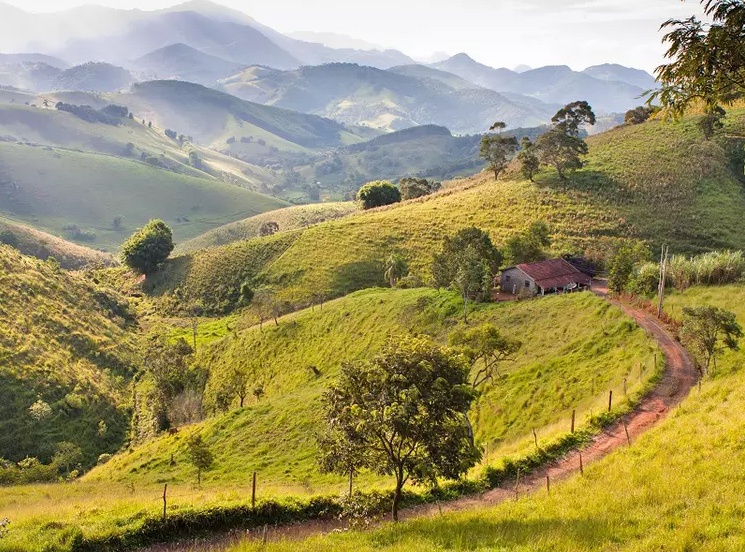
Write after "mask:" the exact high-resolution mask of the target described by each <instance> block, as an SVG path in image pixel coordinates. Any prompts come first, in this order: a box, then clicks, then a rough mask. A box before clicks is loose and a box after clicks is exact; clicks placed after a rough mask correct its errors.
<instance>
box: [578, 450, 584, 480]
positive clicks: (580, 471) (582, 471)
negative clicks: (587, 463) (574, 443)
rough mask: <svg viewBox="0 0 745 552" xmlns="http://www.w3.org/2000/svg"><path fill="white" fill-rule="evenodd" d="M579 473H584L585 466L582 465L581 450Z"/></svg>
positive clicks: (580, 454)
mask: <svg viewBox="0 0 745 552" xmlns="http://www.w3.org/2000/svg"><path fill="white" fill-rule="evenodd" d="M579 474H580V475H582V476H584V475H585V467H584V465H582V452H580V453H579Z"/></svg>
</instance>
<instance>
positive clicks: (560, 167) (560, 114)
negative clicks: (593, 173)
mask: <svg viewBox="0 0 745 552" xmlns="http://www.w3.org/2000/svg"><path fill="white" fill-rule="evenodd" d="M551 122H552V123H553V124H554V126H553V128H552V129H551V130H549V131H548V132H546V133H545V134H542V135H541V136H539V137H538V140H537V141H536V146H535V149H536V152H537V154H538V158H539V159H540V160H541V163H543V164H544V165H549V166H552V167H554V168H555V169H556V172H557V173H558V174H559V178H560V179H561V180H566V172H567V171H570V170H575V169H581V168H582V166H583V163H582V156H583V155H586V154H587V152H588V151H589V150H588V147H587V144H586V143H585V141H584V140H583V139H582V138H581V137H580V131H581V130H582V129H583V127H584V126H585V125H594V124H595V114H594V113H593V111H592V108H591V107H590V105H589V104H588V103H587V102H584V101H577V102H572V103H570V104H567V105H565V106H564V107H562V108H561V109H560V110H559V111H557V112H556V115H554V117H553V118H552V119H551Z"/></svg>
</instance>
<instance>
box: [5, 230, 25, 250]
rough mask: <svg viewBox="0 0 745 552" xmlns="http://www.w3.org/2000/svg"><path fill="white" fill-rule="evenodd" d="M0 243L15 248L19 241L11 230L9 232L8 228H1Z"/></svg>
mask: <svg viewBox="0 0 745 552" xmlns="http://www.w3.org/2000/svg"><path fill="white" fill-rule="evenodd" d="M0 243H2V244H3V245H9V246H10V247H15V248H17V247H18V245H19V243H20V242H19V240H18V236H16V235H15V234H14V233H13V232H11V231H10V230H3V231H1V232H0Z"/></svg>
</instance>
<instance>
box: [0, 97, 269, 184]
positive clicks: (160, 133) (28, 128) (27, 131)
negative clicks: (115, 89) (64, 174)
mask: <svg viewBox="0 0 745 552" xmlns="http://www.w3.org/2000/svg"><path fill="white" fill-rule="evenodd" d="M93 97H95V96H93V95H89V97H87V98H77V97H75V95H74V94H73V95H71V94H69V93H65V94H59V95H57V94H51V95H44V96H41V97H34V96H30V97H29V99H30V101H31V102H32V103H33V102H36V103H38V107H31V106H26V105H24V103H25V102H19V101H17V100H16V101H15V102H13V103H10V101H11V100H12V99H13V98H12V97H10V98H2V97H0V101H1V102H3V103H0V136H2V141H5V142H23V143H27V144H29V145H43V146H52V147H57V148H63V149H72V150H78V151H86V152H96V153H103V154H107V155H113V156H117V157H122V158H126V159H133V160H143V159H146V160H147V159H149V162H151V163H154V164H155V165H156V166H158V167H160V168H162V169H164V170H169V171H173V172H178V173H181V174H185V175H188V176H194V177H199V178H205V179H209V180H221V181H224V182H228V183H232V184H237V185H239V186H242V187H245V188H249V189H253V190H260V189H262V188H264V187H266V186H270V185H271V184H273V183H274V182H275V181H276V177H275V176H274V175H272V174H270V173H269V172H267V171H266V170H265V169H262V168H259V167H257V166H256V165H251V164H249V163H246V162H243V161H240V160H238V159H235V158H233V157H228V156H226V155H222V154H220V153H218V152H216V151H214V150H210V149H207V148H203V147H200V146H198V145H196V144H194V143H192V142H191V141H189V140H186V141H183V142H182V141H178V140H174V139H171V138H169V137H167V136H166V135H165V132H164V129H162V128H158V127H157V125H156V126H155V127H152V128H150V127H148V126H147V125H146V124H143V123H142V119H141V118H139V117H138V118H135V119H134V120H130V119H128V118H120V119H119V120H118V122H119V124H118V125H117V126H113V125H108V124H103V123H100V122H99V123H92V122H88V121H84V120H82V119H80V118H78V117H76V116H75V115H73V114H72V113H67V112H63V111H58V110H56V109H54V108H53V107H50V108H48V109H47V108H43V107H42V105H43V103H42V102H43V101H44V100H45V99H46V100H47V101H49V102H50V105H54V104H55V103H56V101H57V100H60V101H65V102H67V103H75V102H81V103H88V100H89V99H91V98H93ZM99 99H100V98H99ZM26 101H29V100H28V99H27V100H26ZM111 101H115V99H114V98H112V99H111ZM5 102H7V103H5ZM192 151H195V152H196V153H197V155H198V156H199V159H200V161H201V164H200V166H199V167H195V166H193V165H194V164H193V163H192V162H190V159H189V154H190V153H191V152H192Z"/></svg>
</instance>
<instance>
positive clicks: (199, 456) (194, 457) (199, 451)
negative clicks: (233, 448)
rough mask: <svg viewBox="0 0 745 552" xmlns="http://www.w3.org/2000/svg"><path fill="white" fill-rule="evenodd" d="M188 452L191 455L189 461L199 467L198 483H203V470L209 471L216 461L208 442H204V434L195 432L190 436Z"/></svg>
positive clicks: (187, 444)
mask: <svg viewBox="0 0 745 552" xmlns="http://www.w3.org/2000/svg"><path fill="white" fill-rule="evenodd" d="M186 453H187V454H188V455H189V462H191V465H192V466H194V467H195V468H196V469H197V485H199V486H201V485H202V472H203V471H207V470H209V469H210V468H211V467H212V464H214V462H215V457H214V456H213V455H212V451H211V450H210V448H209V446H207V443H205V442H204V440H203V439H202V436H201V435H200V434H198V433H195V434H193V435H191V436H190V437H189V440H188V441H186Z"/></svg>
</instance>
